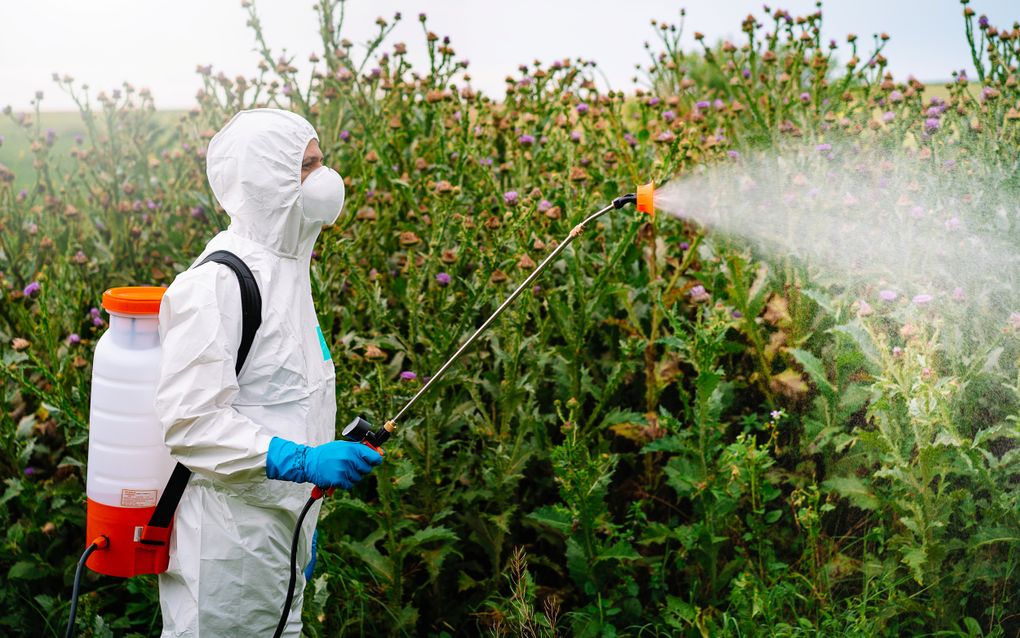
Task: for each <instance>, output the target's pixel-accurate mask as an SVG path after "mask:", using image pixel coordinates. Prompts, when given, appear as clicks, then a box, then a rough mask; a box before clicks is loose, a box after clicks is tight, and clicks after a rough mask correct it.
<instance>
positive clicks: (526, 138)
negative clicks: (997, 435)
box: [517, 134, 535, 146]
mask: <svg viewBox="0 0 1020 638" xmlns="http://www.w3.org/2000/svg"><path fill="white" fill-rule="evenodd" d="M517 141H518V142H520V143H521V146H531V145H532V144H534V143H535V136H534V135H527V134H525V135H522V136H520V137H518V138H517Z"/></svg>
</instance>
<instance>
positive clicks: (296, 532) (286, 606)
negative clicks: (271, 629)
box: [273, 497, 317, 638]
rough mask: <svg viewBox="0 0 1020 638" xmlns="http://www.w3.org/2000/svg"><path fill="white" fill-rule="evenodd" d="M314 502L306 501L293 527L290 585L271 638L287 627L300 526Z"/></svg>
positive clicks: (295, 574)
mask: <svg viewBox="0 0 1020 638" xmlns="http://www.w3.org/2000/svg"><path fill="white" fill-rule="evenodd" d="M316 500H317V499H316V498H315V497H311V498H309V499H308V502H307V503H305V507H304V509H302V510H301V514H300V515H299V516H298V519H297V525H295V526H294V539H293V540H292V541H291V543H290V583H289V584H288V585H287V598H286V600H284V602H283V611H282V612H281V613H280V622H279V624H277V625H276V633H274V634H273V638H280V636H282V635H283V628H284V627H286V626H287V617H288V616H290V604H291V602H293V600H294V586H295V585H297V546H298V541H299V540H300V539H301V524H302V523H304V522H305V516H306V515H307V514H308V510H310V509H311V508H312V504H313V503H314V502H315V501H316Z"/></svg>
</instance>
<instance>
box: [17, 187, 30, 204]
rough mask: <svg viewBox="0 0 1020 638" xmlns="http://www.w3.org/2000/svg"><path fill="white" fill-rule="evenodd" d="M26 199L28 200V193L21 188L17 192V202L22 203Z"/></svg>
mask: <svg viewBox="0 0 1020 638" xmlns="http://www.w3.org/2000/svg"><path fill="white" fill-rule="evenodd" d="M26 199H28V191H27V190H25V189H24V188H22V189H21V190H20V191H18V201H19V202H23V201H25V200H26Z"/></svg>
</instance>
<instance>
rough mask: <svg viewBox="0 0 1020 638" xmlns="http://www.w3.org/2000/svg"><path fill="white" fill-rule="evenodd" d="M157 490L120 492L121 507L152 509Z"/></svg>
mask: <svg viewBox="0 0 1020 638" xmlns="http://www.w3.org/2000/svg"><path fill="white" fill-rule="evenodd" d="M158 492H159V490H121V491H120V506H121V507H153V506H154V505H155V504H156V494H157V493H158Z"/></svg>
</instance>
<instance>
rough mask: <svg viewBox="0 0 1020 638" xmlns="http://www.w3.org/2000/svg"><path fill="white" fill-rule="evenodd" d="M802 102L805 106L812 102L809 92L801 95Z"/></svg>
mask: <svg viewBox="0 0 1020 638" xmlns="http://www.w3.org/2000/svg"><path fill="white" fill-rule="evenodd" d="M800 101H801V102H802V103H803V104H807V103H808V102H810V101H811V94H810V93H807V92H804V93H801V94H800Z"/></svg>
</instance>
